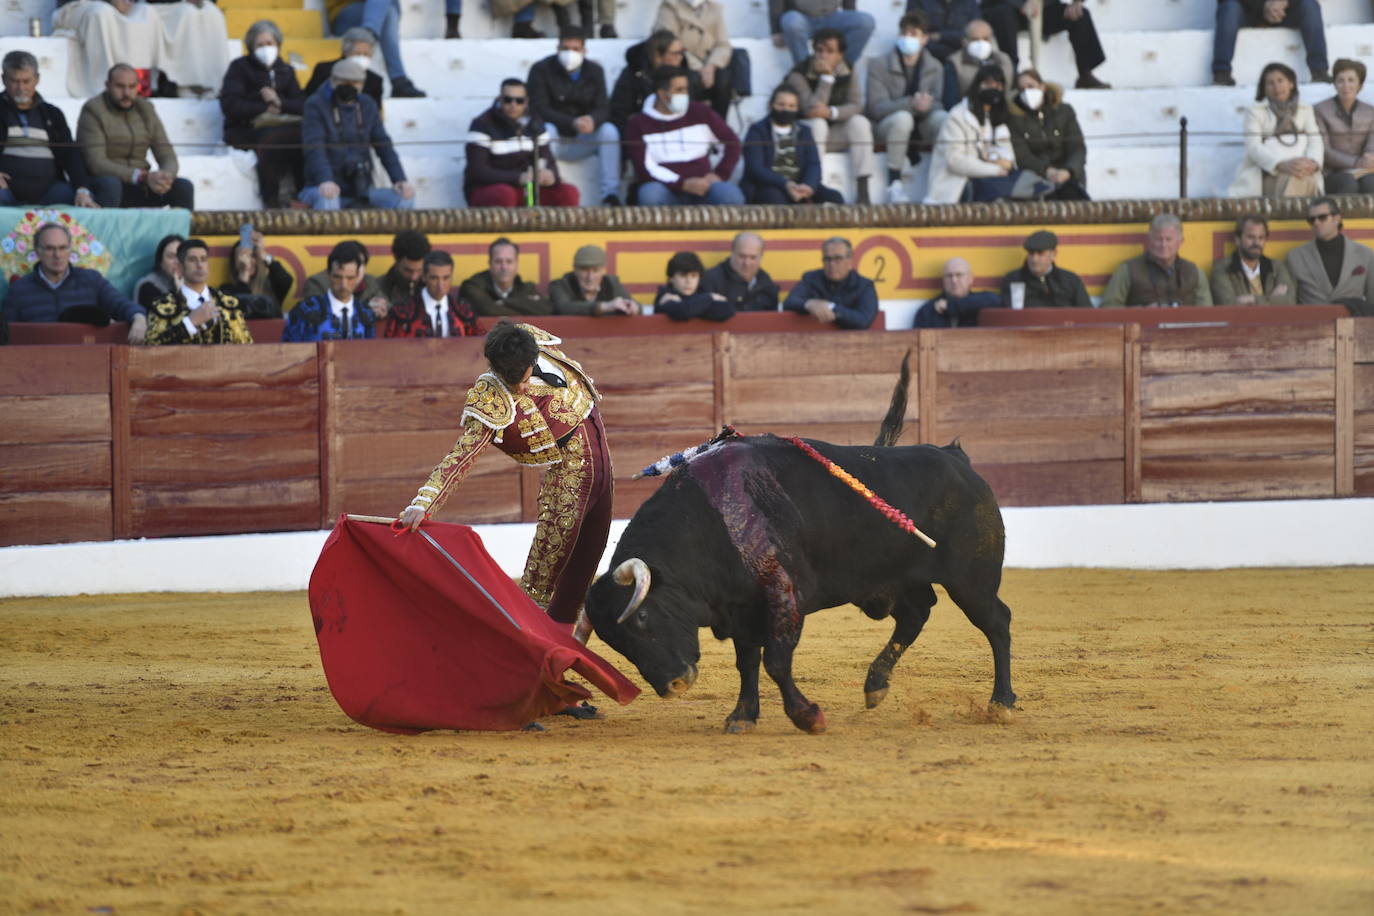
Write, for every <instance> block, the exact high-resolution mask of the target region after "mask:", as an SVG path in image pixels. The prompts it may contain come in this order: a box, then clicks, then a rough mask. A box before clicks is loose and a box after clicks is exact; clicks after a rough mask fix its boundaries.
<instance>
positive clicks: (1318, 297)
mask: <svg viewBox="0 0 1374 916" xmlns="http://www.w3.org/2000/svg"><path fill="white" fill-rule="evenodd" d="M1307 222H1308V223H1309V224H1310V225H1311V226H1312V241H1310V242H1308V243H1306V244H1305V245H1299V246H1298V247H1297V248H1294V249H1293V250H1292V251H1290V252H1288V258H1287V264H1288V271H1289V273H1291V274H1292V275H1293V281H1294V282H1295V283H1297V284H1298V302H1299V303H1300V304H1302V305H1321V304H1323V303H1332V302H1339V303H1341V304H1343V305H1345V306H1346V307H1348V308H1349V309H1350V310H1351V313H1352V314H1358V315H1366V316H1367V315H1370V314H1374V311H1372V310H1371V307H1370V304H1371V303H1374V251H1370V250H1369V249H1368V248H1367V247H1365V246H1364V245H1361V244H1360V243H1358V242H1354V241H1351V240H1350V239H1348V238H1346V236H1345V233H1343V232H1342V231H1341V230H1342V229H1343V228H1344V223H1343V222H1342V220H1341V208H1340V207H1339V206H1337V204H1336V202H1335V201H1334V200H1332V199H1331V198H1330V197H1322V198H1319V199H1318V200H1314V201H1312V203H1310V204H1308V206H1307Z"/></svg>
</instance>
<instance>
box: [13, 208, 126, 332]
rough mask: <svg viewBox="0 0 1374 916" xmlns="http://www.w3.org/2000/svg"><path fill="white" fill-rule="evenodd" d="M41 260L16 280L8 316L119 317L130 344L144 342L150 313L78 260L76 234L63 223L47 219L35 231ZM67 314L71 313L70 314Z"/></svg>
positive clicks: (44, 318)
mask: <svg viewBox="0 0 1374 916" xmlns="http://www.w3.org/2000/svg"><path fill="white" fill-rule="evenodd" d="M33 247H34V250H35V251H37V252H38V263H37V264H35V265H34V267H33V270H32V271H30V272H29V273H26V274H24V275H23V276H21V277H20V278H19V279H17V280H15V281H14V282H13V283H11V284H10V289H9V294H8V295H6V296H5V306H4V315H5V320H6V321H7V322H9V323H11V324H13V323H15V322H19V321H63V320H66V321H80V322H83V323H90V322H91V320H93V319H94V320H101V319H103V320H104V321H108V320H111V319H113V320H117V321H127V322H128V323H129V343H131V344H139V343H143V339H144V336H145V335H146V334H147V331H148V317H147V315H146V314H145V313H144V311H143V309H142V308H140V307H139V305H138V304H137V303H135V302H132V301H130V300H129V299H128V298H127V297H125V296H124V295H122V294H121V293H120V292H119V290H117V289H115V288H114V287H113V286H111V285H110V281H109V280H106V279H105V278H104V277H103V276H102V275H101V273H100V271H98V270H91V269H89V268H86V267H76V266H74V265H73V264H72V260H71V258H72V234H71V232H70V231H69V230H68V229H67V227H66V226H63V225H62V224H61V223H44V224H43V225H42V226H39V227H38V231H37V232H35V233H34V234H33ZM64 316H65V317H64Z"/></svg>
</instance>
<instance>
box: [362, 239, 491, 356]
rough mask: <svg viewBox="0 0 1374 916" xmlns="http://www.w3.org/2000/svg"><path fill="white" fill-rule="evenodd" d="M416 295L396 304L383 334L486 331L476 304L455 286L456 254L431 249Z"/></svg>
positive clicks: (440, 334) (457, 334)
mask: <svg viewBox="0 0 1374 916" xmlns="http://www.w3.org/2000/svg"><path fill="white" fill-rule="evenodd" d="M423 271H424V272H423V274H422V275H421V283H420V286H419V289H417V290H416V292H415V294H414V295H413V296H412V297H411V298H409V299H407V300H406V301H404V302H398V303H396V304H395V305H394V306H393V307H392V309H391V311H390V312H389V313H388V314H387V316H386V321H385V322H383V323H382V336H383V337H473V336H475V335H478V334H481V333H483V330H482V326H481V325H480V324H478V322H477V315H476V313H475V312H473V310H472V306H471V305H469V304H468V303H466V302H464V301H463V299H462V297H460V296H459V295H458V291H457V290H456V289H454V288H453V255H451V254H449V253H448V252H447V251H431V252H429V253H428V254H426V255H425V257H424V261H423Z"/></svg>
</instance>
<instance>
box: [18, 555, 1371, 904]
mask: <svg viewBox="0 0 1374 916" xmlns="http://www.w3.org/2000/svg"><path fill="white" fill-rule="evenodd" d="M1002 594H1003V597H1004V598H1005V599H1006V600H1007V602H1008V603H1009V604H1010V605H1011V607H1012V611H1013V614H1014V617H1013V657H1014V662H1013V664H1014V668H1013V676H1014V682H1013V683H1014V686H1015V688H1016V689H1017V691H1018V693H1019V694H1020V698H1021V699H1020V712H1019V713H1018V715H1017V717H1016V719H1015V721H1014V722H1013V723H1012V724H1010V725H995V724H988V723H987V722H985V721H984V716H983V714H982V710H983V709H984V707H985V704H986V702H987V697H988V694H989V692H990V690H991V683H992V674H991V655H990V653H989V651H988V648H987V644H986V643H985V642H984V641H983V638H982V636H981V635H980V634H979V633H978V632H977V631H976V630H974V629H973V628H972V626H970V625H969V623H968V622H967V621H966V620H965V619H964V617H963V615H962V614H960V613H959V612H958V610H957V609H956V608H954V606H953V605H952V604H951V603H949V602H948V600H947V599H945V600H942V601H941V603H940V604H939V605H938V606H937V607H936V610H935V613H934V614H933V615H932V618H931V622H930V624H929V625H928V626H927V628H926V632H925V633H924V634H923V635H922V637H921V639H920V641H918V642H917V644H916V646H915V647H914V648H913V649H912V650H911V651H910V652H909V653H908V654H907V656H906V659H905V660H904V661H903V662H902V664H901V665H900V666H899V667H898V669H897V673H896V676H895V677H894V678H893V683H892V692H891V694H890V695H889V697H888V699H887V701H886V703H885V704H884V705H882V706H881V707H879V708H878V709H876V710H873V711H865V710H864V709H863V695H862V684H863V678H864V673H865V670H866V668H867V665H868V663H869V661H870V660H871V658H872V656H873V655H874V654H875V653H876V652H877V651H878V649H879V648H881V646H882V644H883V642H884V640H885V638H886V636H887V635H888V632H889V626H888V624H887V623H885V622H884V623H877V622H873V621H870V620H868V619H867V618H865V617H863V616H862V615H861V614H859V613H858V612H857V611H855V610H853V609H852V608H851V609H842V610H834V611H829V612H826V613H823V614H820V615H816V616H813V617H812V618H810V620H809V621H808V623H807V630H806V634H805V635H804V637H803V640H802V648H801V651H800V652H799V653H798V663H797V670H798V673H799V683H800V686H801V687H802V689H803V690H804V691H806V692H807V693H808V694H809V696H810V697H811V698H812V699H813V700H815V701H817V702H819V703H820V704H821V705H822V707H823V708H824V709H825V710H826V713H827V716H828V718H829V722H830V731H829V732H828V733H827V734H825V735H823V736H818V737H812V736H808V735H804V734H802V733H800V732H798V731H796V730H795V729H794V728H793V727H792V726H791V724H790V723H789V722H788V721H787V719H786V718H785V717H784V716H783V714H782V709H781V703H780V702H779V700H778V697H777V692H776V689H774V688H773V687H772V684H771V683H769V682H766V689H765V692H764V707H763V718H762V719H761V720H760V723H759V729H758V731H757V732H755V733H754V734H752V735H746V736H726V735H723V734H721V733H720V729H721V724H722V722H723V720H724V718H725V715H726V713H727V712H729V710H730V708H731V707H732V705H733V703H734V696H735V692H736V689H737V682H736V675H735V670H734V664H733V654H732V652H731V650H730V648H729V646H728V644H718V643H716V642H714V640H711V639H710V638H709V634H708V633H703V635H704V636H705V637H706V642H705V643H704V644H703V660H702V665H701V669H702V675H701V678H700V680H699V681H698V682H697V684H696V686H695V687H694V688H693V689H692V691H691V692H690V693H689V694H688V695H687V696H686V698H685V699H683V700H679V701H665V700H660V699H658V698H657V697H655V696H653V695H652V693H649V694H648V695H647V696H643V697H641V698H640V699H639V700H638V701H636V702H635V703H634V704H633V705H631V706H629V707H625V708H620V707H616V708H611V709H609V717H608V718H607V719H606V720H604V721H599V722H575V721H573V720H570V719H566V718H562V717H559V718H554V719H551V720H548V721H547V725H548V730H547V731H546V732H544V733H543V734H523V733H514V734H493V733H471V732H469V733H453V732H441V733H430V734H426V735H423V736H419V737H413V738H404V737H395V736H391V735H386V734H382V733H380V732H376V731H371V730H368V729H366V728H363V727H361V726H358V725H355V724H353V723H352V722H351V721H349V720H348V719H346V718H345V717H344V716H343V715H342V713H340V712H339V710H338V708H337V707H336V706H335V705H334V702H333V700H332V699H331V698H330V696H329V693H328V692H327V690H326V688H325V685H324V678H323V675H322V674H321V671H320V666H319V656H318V654H317V652H316V649H315V640H314V634H313V632H312V629H311V625H310V617H309V613H308V610H307V608H306V601H305V596H304V594H303V593H296V594H286V595H280V594H251V595H228V596H224V595H192V596H175V595H174V596H167V595H132V596H120V597H114V598H111V597H93V598H79V599H41V600H39V599H30V600H10V601H5V602H0V696H2V697H3V699H0V705H2V707H3V708H0V727H2V730H0V785H3V786H4V791H3V793H2V794H0V911H2V912H25V913H27V912H40V913H42V912H55V913H101V914H108V913H119V914H128V913H140V914H141V913H178V914H180V913H263V912H282V913H329V914H334V913H339V914H347V913H387V914H393V913H478V914H481V913H502V914H505V913H517V914H523V913H530V914H535V913H538V914H551V913H552V914H562V913H595V914H636V916H639V914H645V913H652V914H674V913H712V914H723V913H777V912H815V913H859V914H864V916H873V914H883V913H1008V914H1011V913H1015V914H1018V916H1023V914H1063V913H1092V914H1106V913H1111V914H1121V913H1140V912H1151V913H1160V912H1164V913H1179V912H1189V913H1195V912H1214V913H1240V912H1245V913H1370V912H1374V765H1372V764H1371V758H1374V735H1372V734H1371V726H1374V615H1372V614H1371V613H1370V611H1371V608H1374V599H1372V598H1371V595H1374V568H1364V569H1337V570H1324V569H1323V570H1266V571H1229V572H1219V573H1139V572H1136V573H1131V572H1103V571H1059V572H1028V571H1012V572H1010V573H1009V574H1008V576H1007V583H1006V585H1005V586H1004V588H1003V592H1002ZM593 645H594V646H599V647H600V648H601V649H602V650H605V646H604V645H602V644H599V643H598V642H596V641H595V640H594V641H593ZM606 651H609V650H606ZM613 657H615V658H616V659H617V660H618V661H620V662H622V663H623V661H624V660H623V659H619V657H618V656H613ZM622 667H623V668H624V670H626V671H627V673H633V672H632V671H631V669H629V667H628V666H627V665H623V664H622ZM636 679H637V675H636ZM603 708H605V707H603Z"/></svg>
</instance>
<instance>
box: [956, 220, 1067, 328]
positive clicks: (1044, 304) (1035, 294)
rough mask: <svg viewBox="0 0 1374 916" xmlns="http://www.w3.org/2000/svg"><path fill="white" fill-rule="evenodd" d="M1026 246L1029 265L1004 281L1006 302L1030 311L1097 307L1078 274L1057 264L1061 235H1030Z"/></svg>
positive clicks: (1042, 231) (1044, 231)
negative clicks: (1094, 305)
mask: <svg viewBox="0 0 1374 916" xmlns="http://www.w3.org/2000/svg"><path fill="white" fill-rule="evenodd" d="M1022 245H1023V247H1025V249H1026V263H1024V264H1022V265H1021V266H1020V267H1018V268H1016V270H1013V271H1012V272H1011V273H1009V274H1007V275H1006V276H1005V277H1003V278H1002V301H1003V302H1005V303H1006V304H1007V305H1008V306H1010V307H1011V308H1028V309H1047V308H1079V309H1090V308H1092V307H1093V301H1092V300H1091V299H1089V298H1088V290H1087V288H1086V287H1085V286H1084V285H1083V281H1082V279H1080V278H1079V276H1078V274H1076V273H1074V272H1073V271H1071V270H1065V269H1064V268H1062V267H1060V266H1059V265H1057V264H1055V260H1056V259H1057V258H1058V257H1059V236H1057V235H1055V234H1054V233H1053V232H1051V231H1050V230H1048V229H1038V230H1036V231H1035V232H1032V233H1031V234H1030V235H1028V236H1026V241H1025V242H1023V243H1022ZM946 269H948V267H946ZM969 323H970V324H972V323H973V322H969Z"/></svg>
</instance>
